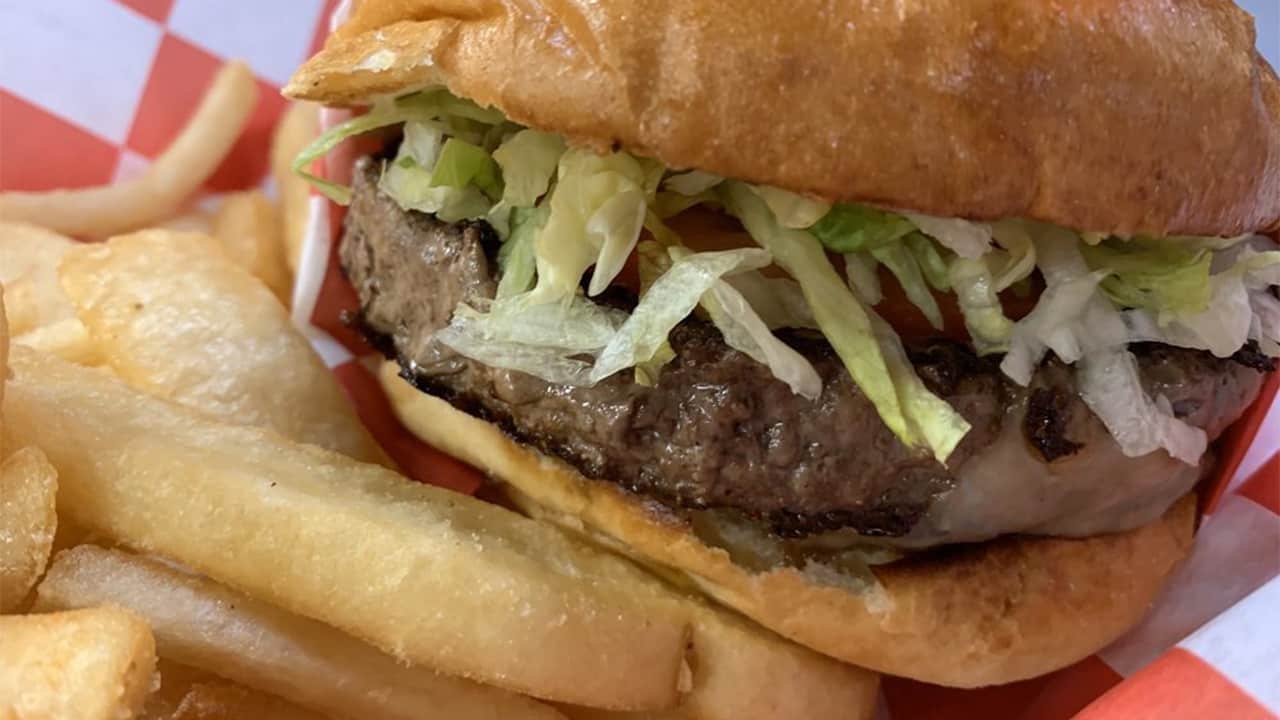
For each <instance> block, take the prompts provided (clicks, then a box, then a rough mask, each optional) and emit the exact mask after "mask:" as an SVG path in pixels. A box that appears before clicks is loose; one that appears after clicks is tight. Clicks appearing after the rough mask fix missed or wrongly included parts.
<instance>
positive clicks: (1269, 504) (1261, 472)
mask: <svg viewBox="0 0 1280 720" xmlns="http://www.w3.org/2000/svg"><path fill="white" fill-rule="evenodd" d="M1239 493H1240V494H1241V495H1243V496H1244V497H1247V498H1249V499H1250V500H1252V501H1254V502H1256V503H1258V504H1259V505H1261V506H1262V507H1264V508H1266V509H1268V510H1270V511H1271V512H1273V513H1275V514H1277V515H1280V453H1277V454H1275V455H1272V456H1271V459H1270V460H1268V461H1267V462H1265V463H1263V465H1262V467H1260V468H1258V470H1257V472H1255V473H1254V474H1253V475H1252V476H1250V477H1249V479H1248V480H1246V481H1245V483H1244V485H1242V486H1241V487H1240V490H1239Z"/></svg>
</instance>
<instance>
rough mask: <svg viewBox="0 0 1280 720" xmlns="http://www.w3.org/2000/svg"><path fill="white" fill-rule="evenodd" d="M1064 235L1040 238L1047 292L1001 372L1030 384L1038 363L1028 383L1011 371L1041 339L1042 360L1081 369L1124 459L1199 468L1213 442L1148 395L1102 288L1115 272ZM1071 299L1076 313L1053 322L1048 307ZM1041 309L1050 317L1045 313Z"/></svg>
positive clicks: (1093, 405) (1088, 396) (1083, 388)
mask: <svg viewBox="0 0 1280 720" xmlns="http://www.w3.org/2000/svg"><path fill="white" fill-rule="evenodd" d="M1064 235H1069V233H1066V231H1062V230H1059V229H1048V230H1046V231H1044V232H1042V233H1041V234H1040V236H1039V237H1037V238H1036V252H1037V254H1038V256H1039V258H1040V261H1039V264H1040V270H1041V273H1042V274H1043V275H1044V276H1045V282H1046V284H1047V289H1046V291H1045V295H1044V296H1043V297H1042V298H1041V300H1040V302H1039V303H1038V304H1037V305H1036V308H1035V310H1033V311H1032V312H1031V314H1030V315H1028V316H1027V317H1026V318H1024V319H1023V320H1022V321H1020V322H1019V323H1018V325H1017V327H1015V329H1014V344H1013V346H1012V347H1011V348H1010V351H1009V354H1008V355H1006V356H1005V362H1004V363H1003V364H1002V365H1001V368H1002V369H1005V372H1006V373H1009V374H1010V376H1011V377H1014V379H1015V380H1018V381H1019V382H1022V383H1023V384H1025V380H1023V379H1022V378H1026V379H1027V380H1029V379H1030V373H1031V372H1032V371H1033V370H1034V364H1032V365H1029V366H1027V365H1024V366H1023V367H1021V368H1019V370H1020V372H1021V373H1022V377H1018V376H1016V375H1014V373H1011V372H1010V368H1009V366H1010V365H1011V364H1014V363H1015V362H1017V361H1015V358H1016V357H1018V353H1017V352H1016V351H1018V350H1019V348H1020V347H1024V344H1025V343H1027V342H1028V337H1029V336H1034V339H1033V340H1032V341H1031V342H1032V343H1040V345H1039V352H1040V353H1043V347H1044V346H1048V347H1050V348H1052V349H1053V351H1054V352H1055V353H1056V354H1057V355H1058V356H1059V357H1060V358H1062V360H1063V361H1064V362H1069V363H1071V362H1074V363H1076V366H1077V369H1078V371H1079V372H1078V375H1077V377H1076V385H1077V387H1078V388H1079V390H1080V396H1081V398H1082V399H1083V400H1084V402H1085V404H1086V405H1088V406H1089V409H1090V410H1092V411H1093V413H1094V415H1096V416H1097V417H1098V419H1099V420H1101V421H1102V423H1103V425H1105V426H1106V428H1107V430H1108V431H1109V432H1110V433H1111V435H1112V437H1113V438H1115V440H1116V443H1117V444H1118V445H1119V446H1120V449H1121V451H1122V452H1124V454H1125V455H1127V456H1129V457H1138V456H1141V455H1146V454H1147V453H1150V452H1153V451H1155V450H1158V449H1162V448H1163V449H1164V450H1165V451H1166V452H1168V453H1169V454H1170V455H1171V456H1172V457H1174V458H1177V459H1179V460H1182V461H1183V462H1187V463H1191V464H1195V463H1197V462H1199V459H1200V456H1201V455H1202V454H1203V453H1204V450H1205V447H1206V446H1207V442H1208V441H1207V437H1206V435H1205V433H1204V431H1203V430H1200V429H1199V428H1195V427H1192V426H1190V425H1188V424H1186V423H1185V422H1183V421H1181V420H1179V419H1177V418H1175V417H1174V416H1173V413H1172V411H1171V410H1170V408H1169V407H1168V402H1167V401H1165V400H1163V399H1162V398H1156V399H1152V398H1151V397H1150V396H1148V395H1147V394H1146V391H1145V390H1144V389H1143V387H1142V381H1141V378H1140V377H1139V375H1138V364H1137V360H1136V358H1134V356H1133V354H1132V353H1130V352H1129V351H1128V350H1127V349H1126V345H1127V343H1128V341H1129V333H1128V328H1127V327H1126V323H1125V322H1124V319H1123V317H1122V316H1121V313H1120V312H1119V311H1118V310H1117V309H1116V308H1115V306H1114V305H1112V303H1111V302H1110V301H1109V300H1108V299H1107V298H1106V297H1105V295H1104V294H1103V293H1102V292H1101V291H1100V290H1099V289H1098V287H1097V283H1098V282H1099V281H1100V280H1101V279H1102V276H1104V275H1105V273H1106V272H1108V271H1099V270H1095V271H1092V272H1091V271H1090V270H1089V267H1088V265H1087V264H1086V263H1085V260H1084V258H1083V257H1082V255H1081V252H1080V249H1079V245H1078V244H1077V243H1074V242H1064V241H1063V240H1064V239H1065V238H1064ZM1086 288H1088V292H1087V293H1086V292H1084V290H1085V289H1086ZM1051 293H1052V295H1051ZM1068 295H1073V296H1074V297H1071V298H1070V299H1071V302H1070V303H1069V304H1070V305H1073V306H1074V307H1073V308H1072V310H1074V311H1073V312H1063V313H1062V316H1061V317H1058V318H1054V319H1053V320H1052V321H1050V320H1048V317H1049V313H1048V310H1047V309H1048V307H1049V305H1058V306H1059V307H1063V306H1065V305H1067V304H1068V303H1065V302H1062V301H1060V300H1059V298H1063V297H1066V296H1068ZM1042 306H1045V308H1046V310H1044V311H1042V309H1041V307H1042ZM1024 360H1025V358H1024ZM1038 361H1039V358H1038V357H1037V358H1036V363H1038Z"/></svg>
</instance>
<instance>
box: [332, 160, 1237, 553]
mask: <svg viewBox="0 0 1280 720" xmlns="http://www.w3.org/2000/svg"><path fill="white" fill-rule="evenodd" d="M378 175H379V173H378V168H377V164H376V162H374V161H371V160H370V159H368V158H366V159H363V160H361V161H360V162H359V163H358V164H357V168H356V172H355V182H354V198H353V201H352V203H351V207H350V210H349V212H348V214H347V220H346V229H345V234H344V237H343V240H342V246H341V260H342V266H343V268H344V270H345V272H346V273H347V276H348V277H349V278H350V280H351V282H352V284H353V285H354V286H355V289H356V292H357V294H358V296H359V299H360V303H361V314H360V317H359V319H358V320H359V323H360V326H361V328H362V330H363V332H364V333H365V334H366V336H367V337H369V338H370V340H371V341H373V342H374V344H375V345H376V346H377V347H379V348H380V349H381V350H383V351H384V352H386V353H387V354H388V356H390V357H394V358H396V359H397V360H398V361H399V363H400V365H401V367H402V370H403V374H404V376H405V377H406V378H407V379H409V380H410V381H411V382H413V383H414V384H415V385H416V386H417V387H418V388H419V389H421V390H423V391H425V392H428V393H431V394H433V395H437V396H439V397H442V398H444V399H446V400H448V401H449V402H450V403H452V404H453V405H454V406H456V407H458V408H459V409H461V410H463V411H465V412H468V413H470V414H473V415H476V416H479V417H482V418H484V419H487V420H489V421H492V422H495V423H497V424H498V425H500V426H501V427H502V428H503V429H504V430H505V431H506V432H508V433H510V434H511V435H512V436H514V437H515V438H516V439H518V440H519V441H521V442H524V443H527V444H531V445H533V446H536V447H537V448H539V449H540V450H542V451H543V452H546V453H548V454H550V455H553V456H556V457H559V458H560V459H562V460H564V461H566V462H568V463H570V464H572V465H573V466H574V467H576V468H577V469H578V470H579V471H581V472H582V473H583V474H584V475H586V476H588V477H591V478H595V479H600V480H606V481H610V482H614V483H617V484H619V485H621V486H622V487H624V488H626V489H628V490H630V491H633V492H636V493H640V494H643V495H645V496H647V497H651V498H654V499H657V500H659V501H661V502H662V503H664V504H665V505H667V506H669V507H672V508H675V509H683V510H689V511H698V510H706V509H722V510H726V511H728V512H730V513H732V514H734V515H737V516H740V517H741V518H745V519H748V520H749V521H752V522H757V523H758V522H763V523H766V524H767V527H768V529H769V530H771V531H772V532H774V533H776V534H778V535H782V536H792V537H796V536H805V535H820V534H824V533H825V534H829V535H831V536H834V537H841V536H842V534H848V533H854V534H856V535H857V536H860V537H859V540H860V541H861V540H865V539H866V538H867V537H871V538H874V539H875V540H876V541H877V542H881V543H886V544H893V545H900V546H904V547H925V546H930V545H936V544H940V543H944V542H958V541H973V540H980V539H984V538H987V537H992V536H995V535H999V534H1004V533H1009V532H1034V533H1044V534H1060V535H1089V534H1094V533H1098V532H1105V531H1113V530H1122V529H1127V528H1130V527H1136V526H1137V525H1140V524H1143V523H1145V522H1148V521H1150V520H1152V519H1154V518H1155V517H1158V516H1159V515H1160V514H1161V513H1162V512H1163V511H1164V510H1165V509H1166V508H1167V507H1168V506H1169V505H1170V504H1171V503H1172V502H1173V501H1174V500H1175V499H1176V498H1178V497H1179V496H1181V495H1182V494H1184V493H1185V492H1187V491H1188V490H1189V489H1190V488H1191V486H1192V485H1193V484H1194V483H1195V481H1196V480H1197V479H1198V477H1199V474H1200V469H1199V468H1197V467H1194V466H1189V465H1185V464H1182V463H1180V462H1178V461H1175V460H1172V459H1171V458H1169V457H1168V456H1167V455H1165V454H1164V453H1162V452H1160V453H1152V454H1150V455H1147V456H1144V457H1141V458H1126V457H1124V456H1123V455H1122V454H1121V453H1120V450H1119V448H1118V447H1117V446H1116V444H1115V442H1114V440H1112V438H1111V436H1110V435H1109V434H1108V433H1107V431H1106V429H1105V428H1104V427H1103V426H1102V424H1101V423H1100V422H1099V421H1098V420H1097V419H1096V418H1095V417H1094V416H1093V414H1092V413H1091V412H1090V411H1089V410H1088V408H1087V407H1086V406H1085V405H1084V403H1083V402H1082V401H1081V400H1080V399H1079V397H1078V395H1077V393H1076V391H1075V387H1074V375H1073V371H1072V370H1071V368H1069V367H1067V366H1064V365H1062V364H1060V363H1058V362H1056V361H1049V362H1046V363H1045V365H1044V366H1042V367H1041V369H1040V370H1039V371H1038V372H1037V374H1036V377H1035V378H1034V380H1033V381H1032V383H1031V385H1030V386H1029V387H1027V388H1022V387H1020V386H1018V385H1016V384H1014V383H1012V382H1011V381H1009V380H1008V379H1007V378H1006V377H1005V376H1004V375H1003V374H1002V373H1001V372H1000V370H999V367H998V363H997V362H996V361H994V360H992V359H990V358H979V357H976V356H975V355H974V354H973V353H972V352H971V351H970V350H968V349H967V348H965V347H963V346H960V345H957V344H954V343H950V342H929V343H923V344H918V345H914V346H912V345H909V347H908V350H909V353H910V356H911V359H912V361H913V363H914V365H915V367H916V371H917V372H918V373H919V375H920V377H921V378H922V379H923V380H924V382H925V383H926V384H927V385H928V386H929V388H930V389H931V390H932V391H933V392H934V393H936V394H938V395H940V396H941V397H943V398H944V399H945V400H947V402H949V403H950V404H951V405H952V406H953V407H955V408H956V409H957V411H959V412H960V413H961V414H962V415H963V416H964V417H965V419H966V420H968V421H969V422H970V423H971V424H972V426H973V429H972V430H971V431H970V433H969V434H968V435H967V436H966V437H965V439H964V441H963V442H962V443H961V444H960V446H959V447H958V448H957V449H956V451H955V453H954V454H953V455H952V457H951V458H950V461H949V467H944V466H942V465H941V464H939V463H937V462H936V461H935V460H933V459H932V458H931V457H929V456H927V455H922V454H921V453H919V452H918V451H915V450H913V449H911V448H908V447H906V446H904V445H903V444H902V443H901V442H900V441H899V440H898V439H897V438H896V437H895V436H894V435H893V433H892V432H891V431H890V430H889V429H888V427H886V426H885V425H884V424H883V422H882V421H881V420H880V418H879V416H878V415H877V413H876V412H875V408H874V407H873V406H872V404H871V403H870V401H868V400H867V398H866V397H865V396H864V395H863V394H862V392H861V391H860V390H859V389H858V388H857V386H855V385H854V384H853V382H852V381H851V379H850V378H849V375H848V373H847V372H846V371H845V369H844V367H843V366H842V364H841V363H840V360H839V358H838V357H836V355H835V353H834V352H833V351H832V349H831V348H830V346H829V345H828V344H827V343H826V342H825V341H824V340H823V339H821V338H820V337H817V336H813V335H809V334H805V333H802V332H796V333H792V334H789V335H788V334H786V333H783V336H784V339H786V340H787V341H788V342H789V343H790V344H791V345H792V346H793V347H795V348H796V349H797V350H798V351H800V352H801V353H803V354H804V355H805V356H806V357H807V358H809V360H810V361H811V362H812V363H813V365H814V367H815V368H816V369H817V371H818V373H819V374H820V375H821V376H822V379H823V382H824V386H823V391H822V395H821V397H819V398H818V399H817V400H815V401H810V400H806V399H805V398H802V397H800V396H797V395H794V394H793V393H792V392H791V390H790V389H789V388H788V387H787V386H786V385H785V384H784V383H782V382H780V381H778V380H777V379H775V378H774V377H773V376H772V375H771V374H770V372H769V370H768V369H767V368H765V367H764V366H762V365H760V364H758V363H756V362H755V361H753V360H751V359H750V358H748V357H747V356H745V355H743V354H741V353H739V352H737V351H735V350H733V349H731V348H729V347H728V346H727V345H726V344H725V343H724V342H723V340H722V339H721V337H720V335H719V333H718V332H717V331H716V330H715V328H714V327H713V326H712V325H710V324H709V323H705V322H702V321H700V320H698V319H696V318H692V317H691V318H689V319H687V320H685V321H684V322H683V323H681V325H680V326H679V327H677V329H676V330H675V331H674V332H673V333H672V334H671V337H670V342H671V345H672V347H673V349H674V350H675V353H676V358H675V360H673V361H672V362H671V363H670V364H669V365H667V366H666V367H665V368H664V369H663V371H662V374H661V377H660V380H659V382H658V384H657V386H656V387H647V386H643V385H639V384H636V383H635V382H633V378H632V374H631V373H630V372H622V373H618V374H616V375H614V376H612V377H610V378H608V379H606V380H604V381H602V382H601V383H599V384H598V385H596V386H595V387H590V388H587V387H573V386H566V385H556V384H551V383H547V382H545V381H542V380H540V379H538V378H535V377H532V376H529V375H526V374H523V373H520V372H515V371H508V370H502V369H496V368H491V367H487V366H484V365H482V364H480V363H478V362H476V361H473V360H470V359H468V358H465V357H462V356H460V355H458V354H456V353H454V352H453V351H451V350H450V349H449V348H447V347H444V346H443V345H441V344H439V343H437V342H435V341H434V340H433V338H432V335H433V333H434V332H435V331H436V330H438V329H439V328H441V327H443V326H445V325H446V324H448V322H449V319H450V317H451V315H452V312H453V309H454V307H455V306H456V305H457V304H458V303H459V302H460V301H464V300H470V299H476V298H487V297H492V296H493V293H494V291H495V288H496V277H495V272H496V264H495V262H494V258H495V256H496V251H497V247H498V240H497V238H496V236H494V234H493V233H492V231H491V230H490V229H489V228H488V226H487V225H485V224H483V223H459V224H454V225H450V224H445V223H442V222H440V221H438V220H436V219H435V218H434V217H432V216H429V215H425V214H422V213H418V212H413V211H404V210H402V209H400V207H399V206H398V205H396V203H395V202H394V201H393V200H391V199H390V198H389V197H387V196H385V195H383V194H382V193H380V192H379V190H378V188H377V182H378ZM1135 352H1136V353H1137V354H1138V355H1139V360H1140V364H1141V367H1142V374H1143V380H1144V384H1145V385H1146V387H1147V390H1148V391H1149V392H1151V393H1152V394H1153V395H1163V396H1164V397H1165V398H1167V399H1168V400H1169V402H1170V404H1171V406H1172V407H1173V409H1174V411H1175V413H1176V414H1177V415H1178V416H1179V417H1181V418H1183V419H1185V420H1187V421H1188V422H1190V423H1191V424H1193V425H1196V426H1198V427H1201V428H1204V429H1205V430H1207V431H1208V432H1209V434H1210V436H1211V437H1215V436H1216V435H1217V434H1218V433H1220V432H1221V430H1222V429H1223V428H1224V427H1226V426H1227V425H1228V424H1230V423H1231V422H1232V421H1233V420H1235V418H1236V417H1238V416H1239V414H1240V413H1241V412H1243V411H1244V409H1245V408H1246V407H1248V405H1249V404H1250V403H1251V402H1252V400H1253V398H1254V397H1255V396H1256V394H1257V392H1258V389H1259V387H1260V385H1261V377H1262V374H1261V372H1260V371H1259V369H1257V368H1256V367H1249V365H1254V366H1258V365H1260V364H1259V363H1258V362H1256V358H1252V357H1245V356H1242V357H1241V358H1240V360H1241V361H1238V362H1232V361H1230V360H1222V359H1218V358H1214V357H1213V356H1211V355H1209V354H1207V353H1204V352H1199V351H1192V350H1183V349H1177V348H1171V347H1165V346H1147V347H1141V346H1139V347H1135ZM1248 361H1251V362H1248ZM1203 462H1204V464H1205V465H1207V464H1208V461H1207V460H1206V461H1203Z"/></svg>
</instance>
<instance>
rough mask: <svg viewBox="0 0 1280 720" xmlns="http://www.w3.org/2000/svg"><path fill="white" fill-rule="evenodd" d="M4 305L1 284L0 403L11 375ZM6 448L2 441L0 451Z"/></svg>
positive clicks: (7, 323)
mask: <svg viewBox="0 0 1280 720" xmlns="http://www.w3.org/2000/svg"><path fill="white" fill-rule="evenodd" d="M4 307H5V306H4V287H3V286H0V403H2V402H3V401H4V383H5V380H6V379H8V377H9V320H8V318H7V317H6V316H5V312H4ZM0 420H3V418H0ZM3 429H4V424H3V422H0V431H3ZM0 437H2V435H0ZM4 448H5V443H4V442H0V452H3V451H4Z"/></svg>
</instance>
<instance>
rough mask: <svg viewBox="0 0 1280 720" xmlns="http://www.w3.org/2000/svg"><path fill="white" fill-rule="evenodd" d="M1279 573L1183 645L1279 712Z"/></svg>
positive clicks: (1271, 709) (1265, 705)
mask: <svg viewBox="0 0 1280 720" xmlns="http://www.w3.org/2000/svg"><path fill="white" fill-rule="evenodd" d="M1278 607H1280V578H1276V579H1275V580H1272V581H1271V582H1269V583H1267V584H1266V585H1263V586H1262V587H1261V588H1258V589H1257V590H1256V591H1254V593H1253V594H1252V595H1250V596H1249V597H1247V598H1245V599H1244V600H1241V601H1240V602H1239V603H1238V604H1237V605H1236V606H1235V607H1233V608H1231V609H1230V610H1228V611H1227V612H1226V613H1224V614H1223V615H1221V616H1219V617H1218V618H1217V619H1216V620H1214V621H1213V622H1211V623H1209V624H1208V625H1206V626H1204V627H1203V628H1201V629H1200V631H1199V632H1197V633H1196V634H1194V635H1192V636H1191V637H1189V638H1187V639H1186V640H1184V641H1182V642H1181V643H1179V646H1180V647H1182V648H1183V649H1185V650H1189V651H1191V652H1193V653H1195V654H1196V655H1197V656H1199V657H1200V659H1201V660H1204V661H1205V662H1207V663H1209V664H1210V665H1212V666H1213V667H1214V668H1215V669H1216V670H1217V671H1218V672H1220V673H1222V674H1223V675H1224V676H1226V677H1227V678H1229V679H1230V680H1231V681H1232V682H1234V683H1235V684H1236V685H1239V686H1240V687H1241V688H1242V689H1244V690H1245V691H1246V692H1248V693H1249V694H1250V695H1252V696H1253V697H1254V699H1256V700H1258V701H1259V702H1260V703H1262V705H1263V706H1264V707H1266V708H1267V709H1268V710H1270V711H1271V712H1280V623H1277V622H1276V608H1278Z"/></svg>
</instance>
